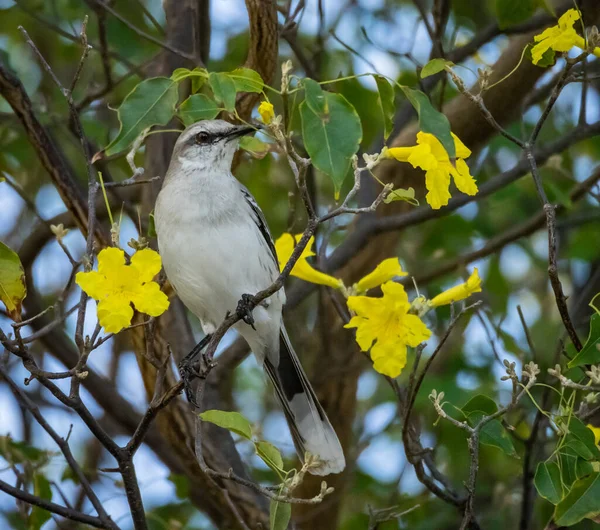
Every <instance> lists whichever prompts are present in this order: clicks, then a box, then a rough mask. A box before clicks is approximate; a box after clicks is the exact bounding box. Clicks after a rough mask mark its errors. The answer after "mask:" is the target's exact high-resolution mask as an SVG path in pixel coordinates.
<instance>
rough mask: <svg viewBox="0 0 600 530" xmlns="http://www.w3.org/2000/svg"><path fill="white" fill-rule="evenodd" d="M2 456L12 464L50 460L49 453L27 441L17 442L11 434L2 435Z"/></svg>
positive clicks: (0, 453)
mask: <svg viewBox="0 0 600 530" xmlns="http://www.w3.org/2000/svg"><path fill="white" fill-rule="evenodd" d="M0 456H1V457H2V458H4V460H6V461H7V462H10V463H11V464H21V463H23V462H30V463H35V464H43V463H45V462H46V461H47V460H48V458H49V453H48V452H47V451H42V450H41V449H38V448H37V447H32V446H31V445H27V444H26V443H25V442H17V441H15V440H13V439H12V438H11V437H10V436H0Z"/></svg>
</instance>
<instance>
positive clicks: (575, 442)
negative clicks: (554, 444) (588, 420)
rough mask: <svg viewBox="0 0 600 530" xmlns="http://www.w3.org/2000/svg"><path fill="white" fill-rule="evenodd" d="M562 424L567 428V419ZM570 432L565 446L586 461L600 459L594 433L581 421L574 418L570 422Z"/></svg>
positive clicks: (599, 451)
mask: <svg viewBox="0 0 600 530" xmlns="http://www.w3.org/2000/svg"><path fill="white" fill-rule="evenodd" d="M561 424H562V425H563V426H564V427H565V428H566V426H567V419H564V420H563V421H562V422H561ZM568 430H569V432H568V434H567V435H566V436H565V445H567V446H568V447H570V448H571V449H573V451H575V453H577V454H578V455H579V456H581V457H582V458H584V459H585V460H595V459H600V450H598V446H597V445H596V440H595V438H594V433H593V432H592V431H591V430H590V429H588V428H587V427H586V426H585V424H584V423H583V422H582V421H581V420H580V419H578V418H575V417H574V416H572V417H571V418H570V419H569V420H568Z"/></svg>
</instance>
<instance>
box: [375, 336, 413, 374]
mask: <svg viewBox="0 0 600 530" xmlns="http://www.w3.org/2000/svg"><path fill="white" fill-rule="evenodd" d="M406 353H407V350H406V345H405V344H402V343H401V342H398V343H395V344H379V343H377V344H375V346H373V348H372V349H371V359H373V368H374V369H375V370H376V371H377V372H379V373H380V374H383V375H387V376H388V377H398V376H399V375H400V373H401V372H402V369H403V368H404V367H405V366H406V356H407V355H406Z"/></svg>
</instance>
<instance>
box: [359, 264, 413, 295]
mask: <svg viewBox="0 0 600 530" xmlns="http://www.w3.org/2000/svg"><path fill="white" fill-rule="evenodd" d="M407 275H408V273H407V272H404V271H403V270H402V266H401V265H400V261H398V258H389V259H384V260H383V261H382V262H381V263H380V264H379V265H377V267H375V270H374V271H372V272H370V273H369V274H367V275H366V276H365V277H364V278H361V279H360V280H359V281H358V282H357V283H356V284H354V290H355V291H356V292H357V293H364V292H366V291H368V290H369V289H373V287H377V286H378V285H381V284H382V283H385V282H389V281H390V280H393V279H394V278H395V277H396V276H407Z"/></svg>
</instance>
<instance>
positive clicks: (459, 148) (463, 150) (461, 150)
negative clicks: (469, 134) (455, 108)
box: [450, 133, 471, 158]
mask: <svg viewBox="0 0 600 530" xmlns="http://www.w3.org/2000/svg"><path fill="white" fill-rule="evenodd" d="M450 134H452V138H453V139H454V149H455V150H456V158H469V157H470V156H471V150H470V149H469V148H468V147H467V146H466V145H465V144H463V143H462V141H461V139H460V138H459V137H458V136H456V134H454V133H450Z"/></svg>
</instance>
